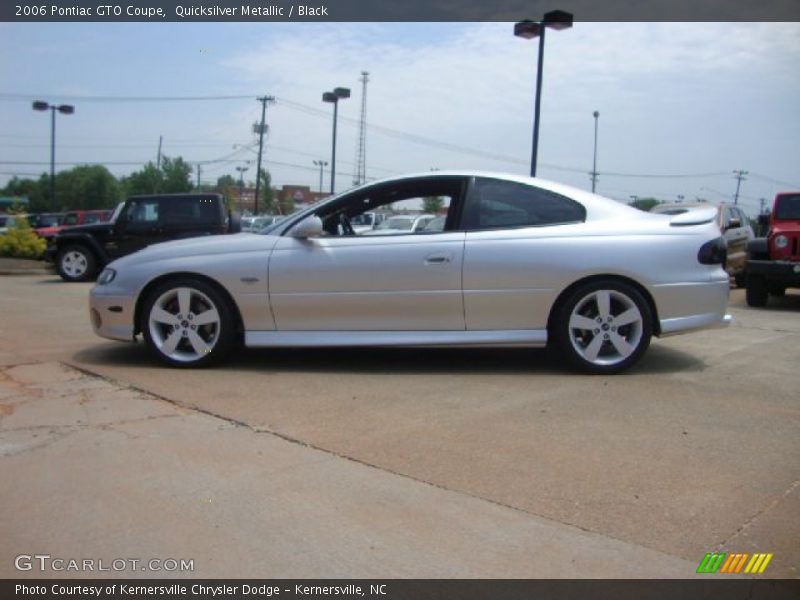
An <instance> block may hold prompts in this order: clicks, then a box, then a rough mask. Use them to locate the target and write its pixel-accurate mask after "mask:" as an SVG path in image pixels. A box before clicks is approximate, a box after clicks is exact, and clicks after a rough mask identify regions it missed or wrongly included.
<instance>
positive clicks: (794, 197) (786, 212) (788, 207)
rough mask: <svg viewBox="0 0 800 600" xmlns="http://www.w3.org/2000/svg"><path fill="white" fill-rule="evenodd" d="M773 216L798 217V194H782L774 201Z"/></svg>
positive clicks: (799, 212) (799, 196)
mask: <svg viewBox="0 0 800 600" xmlns="http://www.w3.org/2000/svg"><path fill="white" fill-rule="evenodd" d="M775 218H776V219H779V220H783V219H800V194H783V195H781V196H778V198H777V201H776V202H775Z"/></svg>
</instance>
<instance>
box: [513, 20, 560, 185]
mask: <svg viewBox="0 0 800 600" xmlns="http://www.w3.org/2000/svg"><path fill="white" fill-rule="evenodd" d="M572 22H573V16H572V14H571V13H568V12H565V11H563V10H552V11H550V12H548V13H545V15H544V18H543V19H542V20H541V22H538V23H537V22H535V21H531V20H524V21H520V22H518V23H516V24H515V25H514V35H515V36H517V37H521V38H523V39H526V40H530V39H533V38H535V37H538V38H539V60H538V64H537V69H536V100H535V102H534V109H533V148H532V150H531V177H536V160H537V155H538V152H539V112H540V106H541V102H542V70H543V67H544V33H545V29H547V28H548V27H549V28H550V29H555V30H556V31H561V30H562V29H569V28H570V27H572Z"/></svg>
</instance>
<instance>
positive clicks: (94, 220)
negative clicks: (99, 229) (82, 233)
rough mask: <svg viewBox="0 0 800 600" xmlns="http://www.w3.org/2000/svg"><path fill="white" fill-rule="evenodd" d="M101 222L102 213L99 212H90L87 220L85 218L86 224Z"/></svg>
mask: <svg viewBox="0 0 800 600" xmlns="http://www.w3.org/2000/svg"><path fill="white" fill-rule="evenodd" d="M99 222H100V215H97V214H88V215H86V220H84V224H85V225H91V224H92V223H99Z"/></svg>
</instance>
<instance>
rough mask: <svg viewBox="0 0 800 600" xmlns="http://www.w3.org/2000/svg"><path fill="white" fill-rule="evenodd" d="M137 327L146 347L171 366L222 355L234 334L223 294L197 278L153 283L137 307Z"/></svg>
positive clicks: (210, 360)
mask: <svg viewBox="0 0 800 600" xmlns="http://www.w3.org/2000/svg"><path fill="white" fill-rule="evenodd" d="M141 315H142V321H141V330H142V332H143V334H144V339H145V342H146V343H147V346H148V348H149V349H150V351H151V352H152V353H153V354H154V355H155V356H156V357H157V358H158V359H159V360H161V361H162V362H165V363H167V364H168V365H171V366H175V367H203V366H207V365H209V364H212V363H215V362H218V361H220V360H222V359H224V358H225V357H226V356H227V355H228V354H229V353H230V351H231V348H232V347H233V343H234V340H235V338H236V331H235V320H234V318H233V313H232V310H231V307H230V305H229V303H228V301H227V300H226V298H225V297H224V296H223V295H222V293H220V291H219V290H218V289H217V288H216V287H215V286H213V285H211V284H209V283H207V282H205V281H202V280H200V279H179V280H174V281H167V282H165V283H162V284H161V285H159V286H157V287H156V288H155V289H154V290H152V292H151V293H150V294H149V295H148V296H147V298H146V300H145V303H144V306H143V310H142V311H141Z"/></svg>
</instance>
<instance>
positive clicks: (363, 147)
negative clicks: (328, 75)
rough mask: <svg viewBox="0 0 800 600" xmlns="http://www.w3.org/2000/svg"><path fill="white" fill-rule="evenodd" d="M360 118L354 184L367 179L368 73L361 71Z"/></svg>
mask: <svg viewBox="0 0 800 600" xmlns="http://www.w3.org/2000/svg"><path fill="white" fill-rule="evenodd" d="M359 81H361V118H360V119H359V120H358V140H356V161H355V162H356V174H355V175H356V176H355V178H354V179H353V183H354V184H355V185H361V184H362V183H364V182H365V181H366V180H367V83H369V73H368V72H367V71H361V79H360V80H359Z"/></svg>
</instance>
